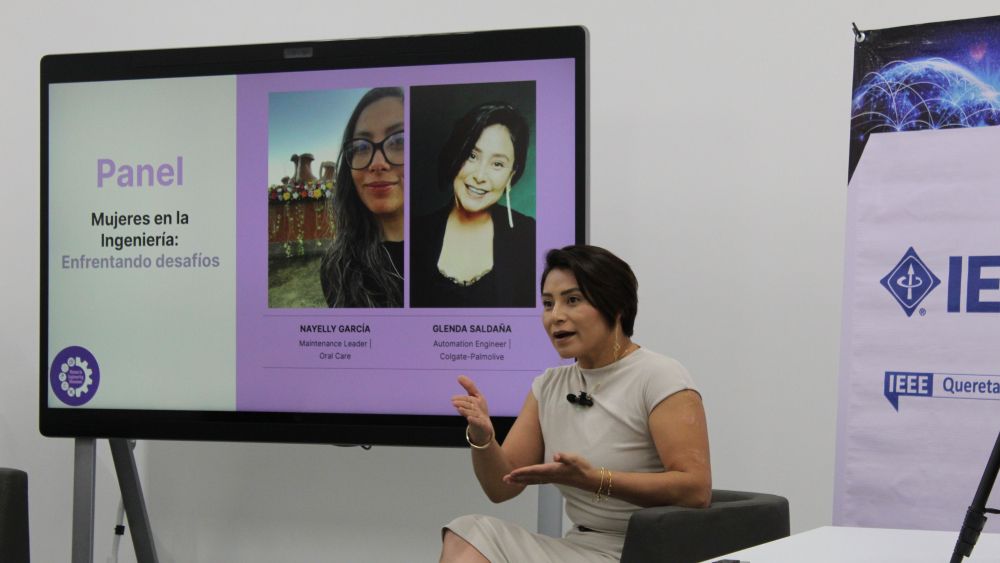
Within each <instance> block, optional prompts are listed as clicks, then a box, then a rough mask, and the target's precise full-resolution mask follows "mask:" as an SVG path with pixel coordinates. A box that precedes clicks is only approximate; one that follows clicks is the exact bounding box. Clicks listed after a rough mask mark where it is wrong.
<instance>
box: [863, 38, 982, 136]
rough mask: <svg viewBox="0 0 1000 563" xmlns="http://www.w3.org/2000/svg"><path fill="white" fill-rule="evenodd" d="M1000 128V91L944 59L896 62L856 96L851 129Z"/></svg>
mask: <svg viewBox="0 0 1000 563" xmlns="http://www.w3.org/2000/svg"><path fill="white" fill-rule="evenodd" d="M998 124H1000V92H998V91H997V89H996V88H995V87H994V86H992V85H991V84H988V83H987V82H985V81H984V80H982V79H981V78H979V77H978V76H976V75H975V74H974V73H972V72H971V71H970V70H968V69H967V68H965V67H963V66H961V65H958V64H955V63H953V62H951V61H949V60H947V59H943V58H930V59H923V60H913V61H894V62H891V63H889V64H887V65H885V66H883V67H882V68H881V69H879V70H878V71H876V72H871V73H869V74H868V75H866V76H865V78H864V80H862V82H861V85H860V86H858V88H857V90H855V92H854V98H853V100H852V107H851V129H852V131H853V132H854V133H855V134H856V135H859V137H860V138H865V137H867V136H868V135H869V134H871V133H882V132H896V131H914V130H919V129H946V128H956V127H983V126H987V125H998Z"/></svg>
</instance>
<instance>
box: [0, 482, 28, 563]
mask: <svg viewBox="0 0 1000 563" xmlns="http://www.w3.org/2000/svg"><path fill="white" fill-rule="evenodd" d="M0 561H3V562H4V563H28V474H27V473H25V472H24V471H21V470H19V469H7V468H4V467H0Z"/></svg>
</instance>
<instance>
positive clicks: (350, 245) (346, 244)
mask: <svg viewBox="0 0 1000 563" xmlns="http://www.w3.org/2000/svg"><path fill="white" fill-rule="evenodd" d="M382 98H399V99H400V100H402V99H403V90H402V88H373V89H372V90H369V91H368V92H367V93H366V94H365V95H364V96H363V97H362V98H361V100H360V101H359V102H358V105H357V107H355V108H354V113H352V114H351V118H350V119H349V120H348V121H347V127H345V128H344V137H343V140H342V141H341V146H344V145H345V144H346V143H347V142H348V141H350V140H351V139H352V138H353V137H354V128H355V127H356V126H357V124H358V118H359V117H360V116H361V112H362V111H364V109H365V108H367V107H368V106H370V105H371V104H373V103H375V102H377V101H379V100H381V99H382ZM331 204H332V206H333V221H334V227H335V229H336V230H335V234H334V238H333V244H331V245H330V248H329V250H327V253H326V256H324V257H323V264H322V268H323V273H324V275H325V276H326V278H327V280H329V283H328V284H326V286H327V287H326V291H327V295H326V296H325V297H326V300H327V303H328V304H329V305H330V306H331V307H402V306H403V293H402V291H401V289H400V284H399V283H398V282H397V280H398V277H397V274H396V272H395V270H394V268H393V265H392V260H390V258H389V254H388V253H387V252H386V250H385V248H384V247H383V246H382V228H381V226H380V225H379V222H378V220H377V219H376V218H375V216H374V215H373V214H372V212H371V211H369V210H368V208H367V207H365V204H364V202H362V201H361V198H360V197H359V196H358V192H357V189H355V186H354V178H353V177H352V176H351V167H350V166H348V165H347V160H346V155H345V154H344V152H343V151H341V153H340V159H339V162H338V164H337V181H336V185H335V186H334V191H333V198H332V201H331Z"/></svg>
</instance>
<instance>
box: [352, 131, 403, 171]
mask: <svg viewBox="0 0 1000 563" xmlns="http://www.w3.org/2000/svg"><path fill="white" fill-rule="evenodd" d="M403 146H404V144H403V132H402V131H399V132H398V133H393V134H392V135H389V136H388V137H386V138H384V139H382V140H381V141H379V142H378V143H373V142H371V141H369V140H368V139H351V140H350V141H347V142H346V143H344V148H343V151H342V152H343V154H344V162H346V163H347V166H349V167H350V168H351V170H364V169H365V168H368V167H369V166H371V163H372V160H374V159H375V151H382V156H384V157H385V161H386V162H388V163H389V164H391V165H393V166H402V164H403Z"/></svg>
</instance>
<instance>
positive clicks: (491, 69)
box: [39, 27, 587, 446]
mask: <svg viewBox="0 0 1000 563" xmlns="http://www.w3.org/2000/svg"><path fill="white" fill-rule="evenodd" d="M586 186H587V32H586V30H585V29H584V28H582V27H564V28H548V29H526V30H510V31H488V32H476V33H462V34H450V35H427V36H412V37H387V38H378V39H358V40H342V41H321V42H303V43H289V44H271V45H243V46H230V47H207V48H186V49H168V50H150V51H132V52H110V53H84V54H60V55H49V56H46V57H44V58H43V59H42V61H41V335H40V338H41V346H40V355H41V358H40V379H39V383H40V397H39V402H40V417H39V419H40V429H41V432H42V434H44V435H46V436H59V437H98V438H100V437H107V438H138V439H176V440H226V441H265V442H267V441H280V442H315V443H336V444H386V445H389V444H395V445H418V446H455V445H460V444H464V432H463V429H464V427H465V423H464V420H463V419H462V418H461V417H459V416H457V415H455V413H454V411H453V410H452V407H451V405H450V398H451V396H452V395H454V394H457V393H460V392H461V388H460V387H459V386H458V384H457V383H456V379H457V376H458V375H459V374H466V375H468V376H469V377H471V378H472V379H473V380H475V381H476V383H477V384H478V386H479V387H480V389H482V390H483V392H484V393H485V394H486V396H487V398H488V400H489V406H490V410H491V414H492V415H493V417H494V421H495V424H496V425H497V428H498V434H500V435H501V436H502V435H504V434H505V433H506V431H507V430H508V429H509V427H510V424H511V423H512V421H513V417H515V416H516V414H517V413H518V411H519V410H520V407H521V405H522V403H523V401H524V398H525V396H526V394H527V393H528V392H529V389H530V384H531V381H532V379H533V378H534V377H535V376H537V375H538V374H540V373H541V372H542V371H543V370H544V368H546V367H547V366H552V365H556V364H558V363H560V362H561V360H560V359H559V357H558V355H557V354H556V353H555V352H554V351H553V350H552V347H551V345H550V344H549V342H548V339H547V337H546V335H545V332H544V330H543V329H542V327H541V323H540V320H539V319H540V312H541V305H540V302H539V298H538V295H539V288H538V283H539V278H540V275H541V271H542V265H543V263H544V262H543V261H544V254H545V252H546V251H547V250H548V249H550V248H554V247H561V246H565V245H568V244H573V243H581V242H584V241H585V236H586V234H585V230H586V216H587V215H586V206H587V202H586ZM456 225H457V226H456ZM477 227H478V228H477Z"/></svg>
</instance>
